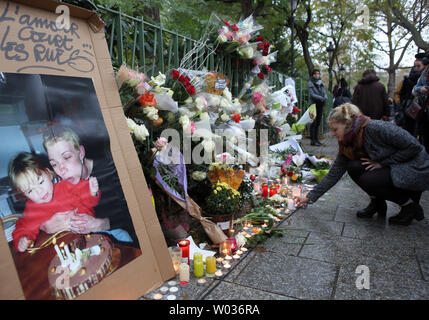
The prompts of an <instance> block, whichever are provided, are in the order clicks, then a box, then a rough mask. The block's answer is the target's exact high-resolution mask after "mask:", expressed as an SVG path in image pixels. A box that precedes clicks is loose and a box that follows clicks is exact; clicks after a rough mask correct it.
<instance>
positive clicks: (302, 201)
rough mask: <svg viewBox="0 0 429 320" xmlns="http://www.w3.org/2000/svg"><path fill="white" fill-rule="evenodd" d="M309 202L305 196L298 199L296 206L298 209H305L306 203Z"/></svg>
mask: <svg viewBox="0 0 429 320" xmlns="http://www.w3.org/2000/svg"><path fill="white" fill-rule="evenodd" d="M309 202H310V198H308V197H307V196H306V195H305V196H304V197H303V198H300V199H299V200H298V201H297V203H296V206H297V207H298V208H306V207H307V205H308V203H309Z"/></svg>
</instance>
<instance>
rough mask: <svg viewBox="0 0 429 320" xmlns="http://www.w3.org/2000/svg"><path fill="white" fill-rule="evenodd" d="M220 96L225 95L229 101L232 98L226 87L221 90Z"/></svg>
mask: <svg viewBox="0 0 429 320" xmlns="http://www.w3.org/2000/svg"><path fill="white" fill-rule="evenodd" d="M222 96H223V97H225V98H226V99H228V100H229V101H231V100H232V94H231V92H230V91H229V89H228V87H226V88H225V89H224V90H223V92H222Z"/></svg>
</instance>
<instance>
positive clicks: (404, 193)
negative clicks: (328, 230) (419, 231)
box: [301, 103, 429, 225]
mask: <svg viewBox="0 0 429 320" xmlns="http://www.w3.org/2000/svg"><path fill="white" fill-rule="evenodd" d="M328 122H329V127H330V128H331V130H332V132H333V134H334V136H335V137H336V138H337V139H338V145H339V151H338V155H337V158H336V159H335V162H334V164H333V165H332V167H331V169H330V170H329V173H328V174H327V175H326V176H325V177H324V178H323V180H322V181H321V182H320V183H319V184H317V185H316V186H315V187H314V189H313V190H312V191H310V192H309V193H308V194H307V195H306V196H305V197H304V199H303V200H302V201H301V205H305V204H306V203H308V202H309V201H313V202H315V201H316V200H317V199H319V198H320V197H321V196H322V195H323V194H324V193H325V192H327V191H328V190H329V189H330V188H332V187H333V186H334V185H335V184H336V183H337V182H338V181H339V180H340V179H341V177H342V176H343V175H344V173H345V172H346V171H347V172H348V173H349V175H350V177H351V178H352V179H353V181H354V182H355V183H356V184H357V185H359V187H360V188H362V189H363V190H364V191H365V192H366V193H367V194H368V195H369V196H370V198H371V202H370V204H369V205H368V207H367V208H365V209H364V210H360V211H358V213H357V216H358V217H359V218H371V217H372V216H373V215H374V214H375V213H378V215H379V216H382V217H383V216H386V211H387V205H386V200H388V201H392V202H394V203H396V204H398V205H399V206H401V211H400V212H399V214H398V215H396V216H394V217H391V218H389V223H390V224H398V225H409V224H410V223H411V222H412V220H413V219H416V220H418V221H420V220H422V219H423V218H424V213H423V208H422V207H421V206H420V204H419V201H420V197H421V195H422V192H423V191H424V190H428V189H429V155H428V154H427V153H426V151H425V149H424V148H423V146H422V145H421V144H420V143H419V142H418V141H417V140H416V139H415V138H414V137H413V136H412V135H411V134H410V133H409V132H408V131H406V130H404V129H402V128H400V127H398V126H397V125H395V124H393V123H391V122H387V121H381V120H372V119H370V118H369V117H366V116H365V115H363V114H362V113H361V112H360V110H359V108H357V107H356V106H354V105H353V104H350V103H345V104H343V105H341V106H339V107H337V108H334V109H332V111H331V113H330V114H329V117H328Z"/></svg>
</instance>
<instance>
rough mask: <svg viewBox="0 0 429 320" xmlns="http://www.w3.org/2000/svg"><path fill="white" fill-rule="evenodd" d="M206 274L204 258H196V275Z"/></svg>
mask: <svg viewBox="0 0 429 320" xmlns="http://www.w3.org/2000/svg"><path fill="white" fill-rule="evenodd" d="M203 275H204V261H203V260H202V259H197V260H194V276H196V277H202V276H203Z"/></svg>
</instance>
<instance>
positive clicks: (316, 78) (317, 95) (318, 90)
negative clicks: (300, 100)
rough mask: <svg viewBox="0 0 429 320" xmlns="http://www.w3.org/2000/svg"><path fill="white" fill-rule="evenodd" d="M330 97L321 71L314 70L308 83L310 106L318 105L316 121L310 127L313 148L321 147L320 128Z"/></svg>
mask: <svg viewBox="0 0 429 320" xmlns="http://www.w3.org/2000/svg"><path fill="white" fill-rule="evenodd" d="M327 99H328V95H327V94H326V91H325V84H324V83H323V81H322V79H320V70H318V69H314V70H313V73H312V77H311V79H310V81H309V82H308V104H309V105H312V104H313V103H314V104H316V113H317V114H316V119H314V121H313V123H312V124H311V126H310V139H311V145H312V146H321V145H322V143H321V142H320V141H319V126H320V121H321V120H322V113H323V107H324V106H325V103H326V100H327Z"/></svg>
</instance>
